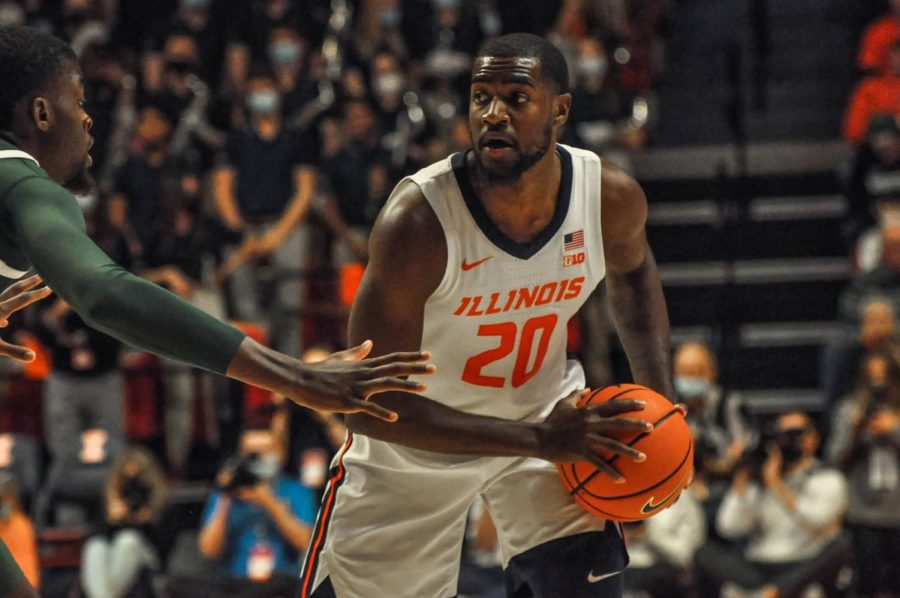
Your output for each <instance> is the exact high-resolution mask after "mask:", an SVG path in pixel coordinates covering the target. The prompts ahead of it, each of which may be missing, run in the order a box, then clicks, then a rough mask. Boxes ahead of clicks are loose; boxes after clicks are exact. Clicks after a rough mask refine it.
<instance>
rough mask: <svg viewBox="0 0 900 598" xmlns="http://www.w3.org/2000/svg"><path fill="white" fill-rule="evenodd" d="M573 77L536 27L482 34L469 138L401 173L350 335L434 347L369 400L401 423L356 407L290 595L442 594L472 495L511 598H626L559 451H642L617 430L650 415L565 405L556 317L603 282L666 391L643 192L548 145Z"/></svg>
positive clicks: (451, 577) (589, 454)
mask: <svg viewBox="0 0 900 598" xmlns="http://www.w3.org/2000/svg"><path fill="white" fill-rule="evenodd" d="M567 87H568V71H567V67H566V63H565V59H564V58H563V56H562V54H560V52H559V50H557V49H556V48H555V47H553V46H552V45H551V44H549V43H548V42H546V41H545V40H543V39H542V38H540V37H537V36H533V35H528V34H512V35H508V36H504V37H501V38H499V39H497V40H496V41H494V42H491V43H489V44H488V45H487V46H486V47H485V48H483V49H482V51H481V52H480V53H479V55H478V57H477V58H476V60H475V62H474V66H473V71H472V84H471V96H470V107H469V111H470V116H469V127H470V133H471V137H472V143H473V147H474V149H473V150H471V151H468V152H464V153H460V154H456V155H453V156H451V157H449V158H447V159H446V160H443V161H441V162H438V163H436V164H433V165H432V166H429V167H428V168H425V169H423V170H421V171H420V172H418V173H416V174H415V175H413V176H411V177H408V178H407V179H404V180H403V181H401V182H400V184H399V185H398V186H397V188H396V189H395V191H394V193H393V195H392V197H391V199H390V201H389V202H388V205H387V206H386V208H385V209H384V211H383V212H382V214H381V215H380V217H379V219H378V222H377V223H376V225H375V229H374V231H373V234H372V240H371V261H370V262H369V266H368V268H367V270H366V274H365V277H364V279H363V282H362V285H361V288H360V291H359V295H358V296H357V298H356V303H355V304H354V307H353V312H352V315H351V318H350V340H351V342H356V341H357V340H358V339H362V338H372V339H374V341H375V347H377V348H378V350H379V351H415V350H418V349H419V348H420V347H424V348H427V349H429V350H430V351H431V352H432V354H433V361H434V363H435V364H436V366H437V371H436V373H435V374H434V375H433V376H431V378H430V379H429V381H428V393H427V398H426V397H420V396H413V395H408V394H401V393H392V394H384V395H379V396H378V397H376V398H375V399H373V400H374V401H377V402H378V403H379V404H381V405H383V406H385V407H387V408H389V409H391V410H394V411H397V413H398V414H399V415H400V418H399V420H398V421H397V422H396V423H392V424H386V423H382V422H379V421H378V420H376V419H375V418H372V417H369V416H363V415H352V416H350V417H349V419H348V426H349V429H350V434H349V437H348V440H347V442H346V444H345V446H344V448H343V450H342V452H341V454H340V455H339V456H338V457H337V458H336V459H335V463H334V468H333V473H332V478H331V481H330V484H329V486H328V488H327V490H326V493H325V498H324V500H323V504H322V508H321V510H320V512H319V517H318V520H317V524H316V527H315V530H314V533H313V537H312V540H311V542H310V549H309V551H308V553H307V556H306V560H305V563H304V568H303V574H302V578H301V588H300V595H301V596H303V597H304V598H305V597H307V596H314V597H316V598H320V597H327V596H339V597H341V598H343V597H353V598H372V597H390V598H445V597H449V596H454V595H455V594H456V580H457V574H458V566H459V558H460V551H461V543H462V539H463V533H464V527H465V520H466V512H467V510H468V508H469V505H470V504H471V503H472V501H473V499H474V498H475V497H476V496H477V495H479V494H480V495H481V496H482V497H483V498H484V501H485V503H486V505H487V507H488V509H489V510H490V513H491V515H492V517H493V519H494V522H495V524H496V527H497V531H498V539H499V544H500V548H501V556H502V560H503V564H504V568H505V571H506V583H507V590H508V593H509V595H510V596H516V597H526V596H529V597H531V596H534V597H547V598H560V597H566V598H573V597H581V596H591V597H604V598H606V597H609V598H613V597H620V596H621V594H622V574H621V573H622V570H623V569H624V567H625V565H626V563H627V555H626V553H625V548H624V543H623V540H622V537H621V534H620V529H619V527H618V526H617V525H615V524H612V523H609V522H605V521H604V520H602V519H599V518H597V517H595V516H593V515H590V514H588V513H587V512H585V511H583V510H582V509H581V508H580V507H579V506H577V505H576V504H575V503H574V502H573V500H572V499H571V498H570V497H569V496H568V494H567V493H566V491H565V490H564V488H563V486H562V484H561V482H560V480H559V477H558V475H557V472H556V468H555V467H554V464H553V463H554V462H570V461H576V460H587V461H592V462H594V463H596V464H597V465H598V466H599V467H601V468H602V469H603V470H604V471H605V472H607V474H608V475H612V476H614V477H619V476H620V474H619V473H618V472H617V471H615V470H614V469H613V468H612V467H611V466H610V465H609V464H608V463H607V462H606V461H604V459H603V457H602V456H601V451H612V452H613V453H617V454H619V455H622V456H623V457H625V458H631V459H636V460H642V459H643V458H645V456H644V455H642V454H640V453H639V452H638V451H636V450H634V449H631V448H629V447H627V446H625V445H623V444H621V443H619V442H617V441H616V440H615V437H616V436H617V435H618V434H621V433H623V432H634V431H643V430H648V429H650V426H649V424H645V423H644V422H641V421H640V420H636V419H632V418H626V419H613V418H611V417H610V416H612V415H614V414H618V413H623V412H630V411H636V410H639V409H641V408H642V405H641V404H640V403H639V402H637V401H632V400H620V401H616V402H614V403H611V404H605V405H599V406H592V407H589V408H586V409H574V408H573V401H574V399H576V398H577V396H578V394H579V391H581V390H582V389H583V388H584V385H585V381H584V375H583V373H582V370H581V367H580V366H579V365H578V364H577V363H575V362H571V361H567V360H566V323H567V322H568V321H569V319H570V318H571V317H572V316H573V315H575V313H576V311H577V310H578V308H579V307H580V306H581V305H582V303H583V302H584V301H585V299H586V298H587V297H588V295H589V294H590V293H591V291H592V290H593V289H594V287H595V286H596V285H597V284H598V283H599V282H600V281H601V280H602V279H603V278H604V277H605V278H606V284H607V288H608V294H609V301H610V307H611V308H612V312H613V314H614V316H615V320H616V324H617V328H618V332H619V336H620V337H621V340H622V344H623V345H624V347H625V351H626V353H627V355H628V359H629V363H630V365H631V370H632V373H633V376H634V380H635V381H636V382H638V383H640V384H644V385H647V386H649V387H651V388H654V389H656V390H658V391H660V392H662V393H663V394H665V395H667V396H673V394H674V393H673V392H672V386H671V380H670V368H669V323H668V316H667V314H666V308H665V303H664V301H663V294H662V289H661V286H660V282H659V276H658V272H657V268H656V264H655V262H654V260H653V256H652V254H651V253H650V249H649V247H648V246H647V241H646V238H645V234H644V223H645V220H646V214H647V201H646V198H645V197H644V194H643V192H642V191H641V189H640V187H639V186H638V185H637V183H636V182H635V181H634V180H632V179H631V178H630V177H629V176H628V175H626V174H625V173H624V172H622V171H621V170H619V169H618V168H616V167H614V166H611V165H609V164H606V163H604V164H601V161H600V159H599V158H598V157H597V156H596V155H594V154H592V153H591V152H588V151H584V150H580V149H575V148H571V147H566V146H563V145H560V144H557V142H556V140H557V136H558V134H559V132H560V129H561V128H562V126H563V125H564V124H565V122H566V119H567V117H568V113H569V106H570V103H571V96H570V95H569V94H568V93H566V92H567Z"/></svg>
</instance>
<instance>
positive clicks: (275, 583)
mask: <svg viewBox="0 0 900 598" xmlns="http://www.w3.org/2000/svg"><path fill="white" fill-rule="evenodd" d="M284 452H285V451H284V446H283V442H282V439H281V438H280V436H279V435H278V434H276V433H274V432H273V431H272V430H271V429H269V428H263V429H250V430H246V431H245V432H244V433H243V434H242V435H241V439H240V449H239V454H238V456H237V458H235V459H232V460H231V461H229V462H228V463H227V464H226V465H225V467H224V468H223V469H222V471H221V472H220V473H219V475H218V476H217V478H216V483H217V486H218V490H217V491H215V492H213V493H212V495H211V496H210V498H209V500H208V501H207V503H206V507H205V509H204V513H203V525H202V527H201V529H200V533H199V536H198V543H199V547H200V552H201V553H202V554H203V556H205V557H206V558H208V559H213V560H217V561H218V564H219V572H220V574H222V575H223V576H224V577H225V578H226V579H225V580H222V583H221V584H219V585H220V586H221V587H216V591H215V595H217V596H282V595H283V596H293V594H294V591H295V589H296V587H295V586H296V585H297V563H298V560H299V556H300V554H302V553H303V551H305V550H306V547H307V545H308V544H309V541H310V537H311V535H312V526H313V523H314V522H315V517H316V506H317V505H316V502H315V499H314V496H313V492H312V491H311V490H309V489H308V488H306V487H304V486H303V485H301V484H300V483H299V481H297V480H294V479H291V478H289V477H287V476H284V475H282V473H281V471H282V467H283V464H284V459H285V455H284ZM208 587H209V586H207V588H208Z"/></svg>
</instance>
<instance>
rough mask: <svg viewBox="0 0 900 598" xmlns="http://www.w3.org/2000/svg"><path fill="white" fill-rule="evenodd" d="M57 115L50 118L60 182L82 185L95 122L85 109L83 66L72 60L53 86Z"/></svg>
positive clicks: (89, 163)
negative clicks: (80, 66) (79, 66)
mask: <svg viewBox="0 0 900 598" xmlns="http://www.w3.org/2000/svg"><path fill="white" fill-rule="evenodd" d="M47 99H48V100H49V102H50V107H51V109H52V113H53V118H52V120H51V121H50V123H51V127H50V129H49V131H48V132H49V133H50V136H51V147H52V148H53V149H52V150H51V151H52V152H53V156H52V158H53V159H52V161H53V163H55V164H56V165H57V170H58V175H57V176H55V178H59V179H60V182H61V183H62V184H65V185H71V184H76V185H77V184H78V183H80V182H82V181H83V180H85V179H87V170H88V168H90V166H91V162H92V161H91V155H90V149H91V145H93V143H94V138H93V137H92V136H91V133H90V130H91V125H92V124H93V122H92V121H91V117H90V116H88V114H87V112H85V110H84V83H83V82H82V79H81V69H79V68H78V65H77V64H75V63H74V62H70V63H69V64H68V65H67V66H66V68H65V69H64V70H63V72H62V73H61V74H60V76H59V77H57V79H56V81H55V82H54V84H53V85H52V87H51V90H50V94H49V97H48V98H47Z"/></svg>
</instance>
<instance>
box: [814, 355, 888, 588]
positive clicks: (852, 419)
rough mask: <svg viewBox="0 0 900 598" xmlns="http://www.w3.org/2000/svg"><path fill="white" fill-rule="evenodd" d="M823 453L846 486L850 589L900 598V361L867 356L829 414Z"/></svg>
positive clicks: (878, 356)
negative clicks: (852, 564) (852, 386)
mask: <svg viewBox="0 0 900 598" xmlns="http://www.w3.org/2000/svg"><path fill="white" fill-rule="evenodd" d="M827 449H828V450H827V455H828V457H829V458H830V459H831V461H832V463H833V464H834V465H835V467H839V468H841V469H842V470H843V471H844V472H846V474H847V478H848V480H849V482H850V497H849V507H848V509H847V523H848V526H849V528H850V532H851V535H852V537H853V545H854V553H855V554H856V573H857V574H856V579H855V584H856V591H857V592H858V593H859V595H860V596H863V597H866V598H876V597H877V598H882V597H897V596H900V563H898V562H897V559H896V558H883V555H897V554H900V466H898V463H900V363H898V360H897V358H896V357H895V356H894V355H893V354H892V353H890V352H876V353H871V354H869V355H868V356H867V357H866V359H865V360H864V361H863V368H862V371H861V372H860V377H859V383H858V385H857V388H856V390H855V391H854V392H853V393H852V394H851V395H850V396H849V397H847V398H846V399H844V400H843V401H842V402H841V404H840V405H839V407H838V409H837V414H836V415H835V418H834V422H833V428H832V434H831V441H830V442H829V444H828V447H827Z"/></svg>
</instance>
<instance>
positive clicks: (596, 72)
mask: <svg viewBox="0 0 900 598" xmlns="http://www.w3.org/2000/svg"><path fill="white" fill-rule="evenodd" d="M576 66H577V68H578V74H579V75H581V76H582V77H600V78H603V77H605V76H606V70H607V68H608V67H609V65H608V63H607V61H606V59H605V58H601V57H600V56H589V57H586V58H579V59H578V62H577V63H576Z"/></svg>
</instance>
